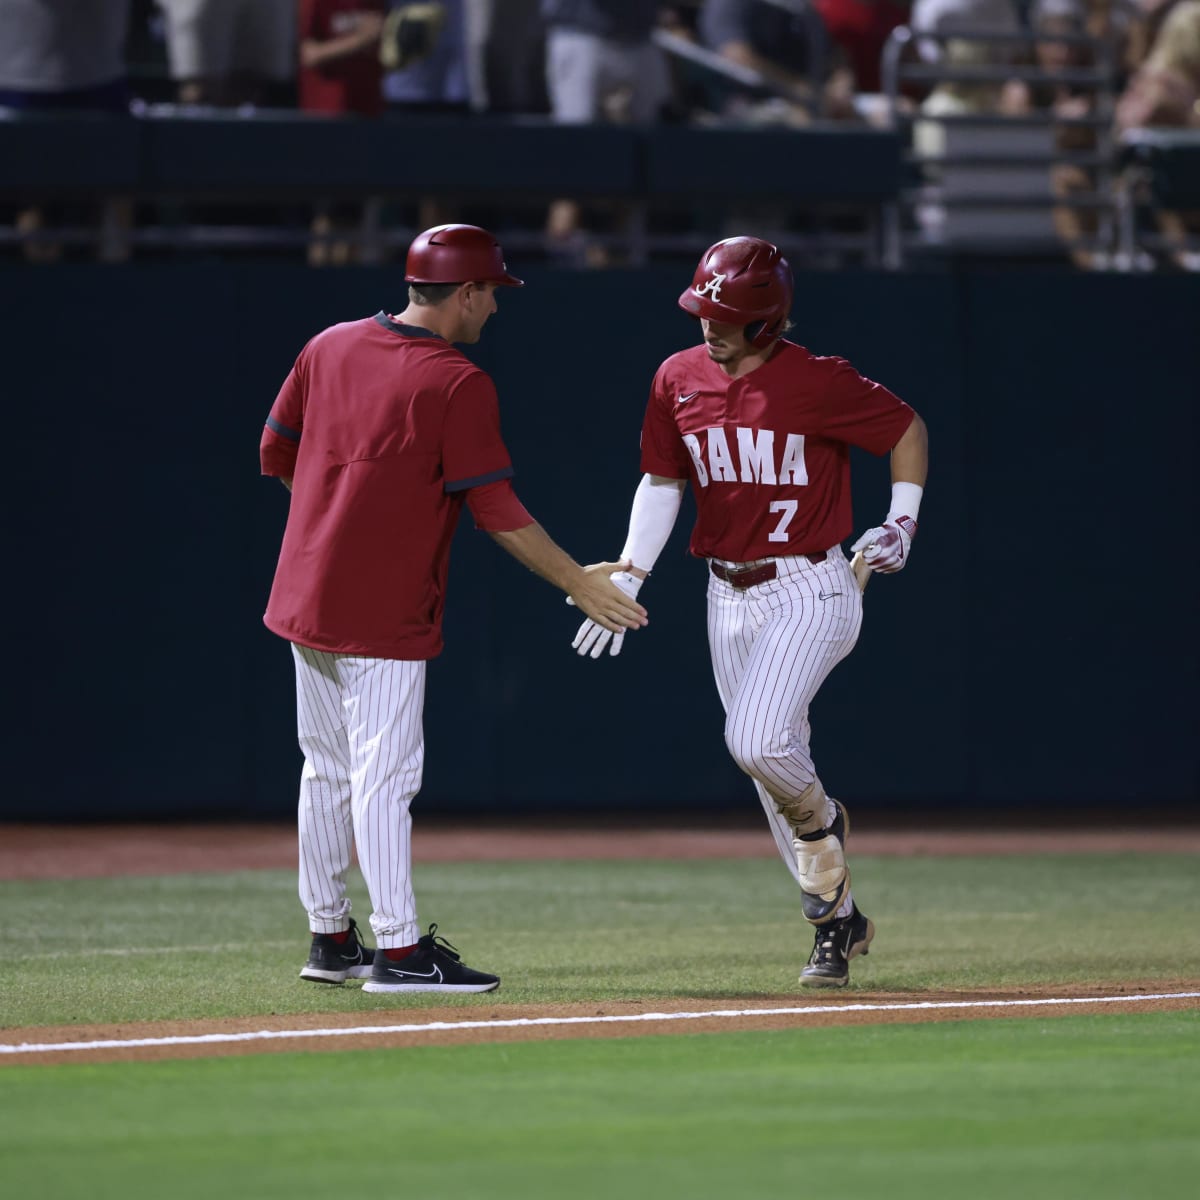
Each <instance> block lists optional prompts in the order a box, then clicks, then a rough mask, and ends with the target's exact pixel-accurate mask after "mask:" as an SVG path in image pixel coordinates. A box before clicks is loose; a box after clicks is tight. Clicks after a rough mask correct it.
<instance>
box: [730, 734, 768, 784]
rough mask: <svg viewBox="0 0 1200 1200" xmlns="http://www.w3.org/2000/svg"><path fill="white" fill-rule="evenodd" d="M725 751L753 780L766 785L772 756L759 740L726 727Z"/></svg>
mask: <svg viewBox="0 0 1200 1200" xmlns="http://www.w3.org/2000/svg"><path fill="white" fill-rule="evenodd" d="M725 749H726V750H728V751H729V757H730V758H732V759H733V761H734V762H735V763H736V764H737V765H738V768H739V769H740V770H742V771H745V773H746V774H747V775H749V776H750V777H751V778H752V779H757V780H758V781H759V782H760V783H766V782H767V777H768V776H769V774H770V756H769V754H768V752H767V747H766V745H765V744H764V743H763V742H762V740H761V739H759V738H753V737H747V736H746V735H745V734H744V733H740V732H737V731H735V730H732V729H730V728H729V726H726V727H725Z"/></svg>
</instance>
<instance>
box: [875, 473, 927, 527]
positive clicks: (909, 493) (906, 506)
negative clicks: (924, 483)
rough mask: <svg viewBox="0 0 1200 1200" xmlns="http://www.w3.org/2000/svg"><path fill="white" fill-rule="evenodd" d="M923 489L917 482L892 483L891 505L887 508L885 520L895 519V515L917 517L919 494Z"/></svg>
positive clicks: (919, 505) (921, 493) (919, 504)
mask: <svg viewBox="0 0 1200 1200" xmlns="http://www.w3.org/2000/svg"><path fill="white" fill-rule="evenodd" d="M924 491H925V489H924V488H923V487H921V485H920V484H918V483H903V482H901V483H893V484H892V507H891V508H889V509H888V515H887V516H886V517H885V518H884V520H885V521H893V522H894V521H895V519H896V518H897V517H912V519H913V520H914V521H915V520H916V519H917V512H918V511H919V510H920V507H921V496H922V495H923V493H924Z"/></svg>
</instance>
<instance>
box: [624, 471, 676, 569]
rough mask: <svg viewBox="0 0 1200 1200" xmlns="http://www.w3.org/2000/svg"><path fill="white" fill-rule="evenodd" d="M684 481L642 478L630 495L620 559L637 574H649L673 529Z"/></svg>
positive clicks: (659, 477)
mask: <svg viewBox="0 0 1200 1200" xmlns="http://www.w3.org/2000/svg"><path fill="white" fill-rule="evenodd" d="M686 486H687V481H686V480H684V479H667V478H665V477H663V476H661V475H643V476H642V482H641V483H639V484H638V489H637V491H636V492H634V494H633V508H632V510H631V511H630V513H629V536H628V537H627V538H626V539H625V549H624V550H622V551H621V557H622V558H627V559H629V561H630V562H631V563H632V564H633V565H634V566H635V567H637V568H638V570H640V571H647V572H648V571H651V570H652V569H653V568H654V564H655V563H656V562H657V561H658V556H659V555H660V554H661V553H662V550H663V547H664V546H665V545H666V544H667V538H669V537H670V536H671V530H672V529H674V528H675V518H676V517H677V516H679V507H680V505H681V504H682V503H683V489H684V488H685V487H686Z"/></svg>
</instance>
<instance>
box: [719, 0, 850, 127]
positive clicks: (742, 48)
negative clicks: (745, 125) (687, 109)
mask: <svg viewBox="0 0 1200 1200" xmlns="http://www.w3.org/2000/svg"><path fill="white" fill-rule="evenodd" d="M699 29H700V37H701V40H702V41H703V42H704V44H705V45H707V46H708V47H709V48H710V49H712V50H715V51H716V52H717V53H718V54H720V55H721V56H722V57H723V58H727V59H728V60H729V61H730V62H731V63H734V64H735V65H737V66H739V67H748V68H749V69H750V70H752V71H757V72H758V74H759V75H761V76H762V77H763V78H764V79H766V80H767V81H769V82H770V83H772V84H774V85H775V86H776V87H777V88H779V89H780V91H781V93H782V94H781V95H779V96H778V97H775V98H773V99H770V100H762V99H760V98H756V97H754V96H753V95H752V94H751V93H750V92H748V91H745V90H741V89H738V88H737V87H736V85H735V86H733V87H732V88H730V89H728V90H727V91H726V94H725V97H724V99H723V101H721V102H720V108H721V110H722V112H723V115H725V116H726V117H730V118H733V119H736V120H745V121H750V122H752V123H765V124H772V123H774V124H790V125H804V124H807V123H808V122H809V121H810V120H811V119H812V118H813V117H815V116H822V117H830V118H834V119H845V118H852V117H854V116H856V112H855V108H854V75H853V72H852V71H851V69H850V68H849V67H848V66H847V65H846V63H845V62H844V61H843V57H842V54H841V51H840V50H838V49H837V47H835V46H834V45H833V44H832V43H831V41H830V39H829V36H828V33H827V32H826V29H825V25H824V23H823V21H822V20H821V17H820V14H819V13H818V12H817V11H816V10H815V9H813V8H809V7H807V6H803V7H801V8H798V9H797V10H796V11H789V10H787V9H784V8H781V7H779V6H777V5H775V4H773V3H770V2H769V0H704V3H703V4H702V5H701V8H700V20H699Z"/></svg>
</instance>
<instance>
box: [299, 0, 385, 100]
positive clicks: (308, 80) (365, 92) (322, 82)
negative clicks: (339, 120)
mask: <svg viewBox="0 0 1200 1200" xmlns="http://www.w3.org/2000/svg"><path fill="white" fill-rule="evenodd" d="M385 11H386V0H299V7H298V25H297V30H296V32H297V35H298V38H299V43H300V70H299V72H298V76H297V84H298V94H299V101H300V107H301V108H302V109H303V110H304V111H305V112H321V113H332V114H336V115H343V116H344V115H349V114H354V115H358V116H364V117H377V116H379V114H380V113H382V112H383V108H384V102H383V64H382V63H381V62H380V59H379V44H380V35H381V34H382V33H383V18H384V13H385Z"/></svg>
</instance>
